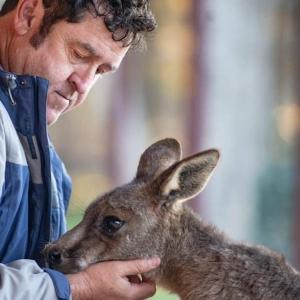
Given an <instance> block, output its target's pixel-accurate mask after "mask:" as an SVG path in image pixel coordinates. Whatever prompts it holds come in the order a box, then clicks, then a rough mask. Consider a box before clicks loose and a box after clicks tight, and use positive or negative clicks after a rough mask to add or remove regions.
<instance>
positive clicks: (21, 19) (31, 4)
mask: <svg viewBox="0 0 300 300" xmlns="http://www.w3.org/2000/svg"><path fill="white" fill-rule="evenodd" d="M43 16H44V6H43V1H42V0H19V2H18V5H17V7H16V10H15V15H14V28H15V31H16V32H17V34H18V35H25V34H26V33H28V32H29V31H31V32H36V31H37V30H38V29H39V26H40V24H41V21H42V18H43Z"/></svg>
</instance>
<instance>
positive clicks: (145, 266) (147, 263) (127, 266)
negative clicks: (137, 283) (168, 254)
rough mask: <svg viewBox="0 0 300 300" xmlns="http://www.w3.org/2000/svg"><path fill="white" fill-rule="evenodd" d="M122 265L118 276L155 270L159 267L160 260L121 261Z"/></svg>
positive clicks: (157, 258)
mask: <svg viewBox="0 0 300 300" xmlns="http://www.w3.org/2000/svg"><path fill="white" fill-rule="evenodd" d="M122 264H123V265H122V268H121V274H120V275H123V276H127V275H136V274H142V273H146V272H149V271H151V270H153V269H156V268H157V267H158V266H159V265H160V258H159V257H154V258H150V259H137V260H129V261H123V262H122Z"/></svg>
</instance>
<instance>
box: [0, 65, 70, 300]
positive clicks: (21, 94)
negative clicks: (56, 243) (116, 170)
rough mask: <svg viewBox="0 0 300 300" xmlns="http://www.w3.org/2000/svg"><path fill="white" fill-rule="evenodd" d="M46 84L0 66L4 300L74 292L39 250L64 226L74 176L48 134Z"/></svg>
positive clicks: (0, 276) (0, 286) (0, 290)
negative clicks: (69, 173)
mask: <svg viewBox="0 0 300 300" xmlns="http://www.w3.org/2000/svg"><path fill="white" fill-rule="evenodd" d="M47 88H48V82H47V81H46V80H44V79H42V78H38V77H33V76H16V75H14V74H12V73H8V72H5V71H3V70H0V263H1V264H0V298H1V299H2V296H4V298H5V299H6V298H7V299H23V298H24V299H55V298H56V297H57V298H58V299H68V298H69V296H70V288H69V283H68V281H67V279H66V277H65V276H64V275H63V274H61V273H59V272H56V271H53V270H49V269H42V268H43V267H44V260H43V257H42V255H41V250H42V249H43V247H44V246H45V244H47V243H49V242H50V241H53V240H56V239H57V238H58V237H59V236H60V235H61V234H63V233H64V232H65V230H66V223H65V213H66V210H67V207H68V202H69V198H70V193H71V181H70V178H69V176H68V175H67V173H66V171H65V168H64V165H63V163H62V162H61V160H60V159H59V157H58V155H57V153H56V152H55V150H54V148H53V146H52V145H51V143H50V142H49V138H48V133H47V125H46V100H47ZM28 283H30V285H29V286H30V287H28ZM26 284H27V286H26ZM24 285H25V286H26V289H25V291H26V294H24ZM51 291H52V292H51ZM55 294H56V296H55ZM5 296H6V297H5ZM53 297H54V298H53Z"/></svg>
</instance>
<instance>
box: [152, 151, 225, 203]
mask: <svg viewBox="0 0 300 300" xmlns="http://www.w3.org/2000/svg"><path fill="white" fill-rule="evenodd" d="M219 157H220V154H219V151H218V150H215V149H210V150H207V151H204V152H201V153H198V154H196V155H193V156H190V157H188V158H186V159H184V160H182V161H180V162H178V163H176V164H175V165H174V166H171V167H170V168H169V169H168V170H166V171H164V173H163V174H161V176H160V177H159V178H158V179H157V180H156V184H158V190H159V195H160V196H162V197H163V199H165V201H167V202H170V203H174V201H177V200H180V201H185V200H188V199H190V198H192V197H194V196H196V195H197V194H198V193H200V192H201V191H202V190H203V189H204V187H205V186H206V184H207V182H208V180H209V178H210V176H211V174H212V172H213V170H214V168H215V167H216V165H217V163H218V160H219ZM165 203H166V202H165Z"/></svg>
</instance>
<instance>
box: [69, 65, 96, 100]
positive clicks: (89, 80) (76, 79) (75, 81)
mask: <svg viewBox="0 0 300 300" xmlns="http://www.w3.org/2000/svg"><path fill="white" fill-rule="evenodd" d="M69 81H70V83H71V85H72V86H73V88H74V89H75V91H77V92H78V93H79V94H85V93H87V92H88V91H89V89H90V88H91V86H92V84H93V82H94V81H95V72H94V70H93V69H89V70H77V71H75V72H74V73H72V74H71V76H70V78H69Z"/></svg>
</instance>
